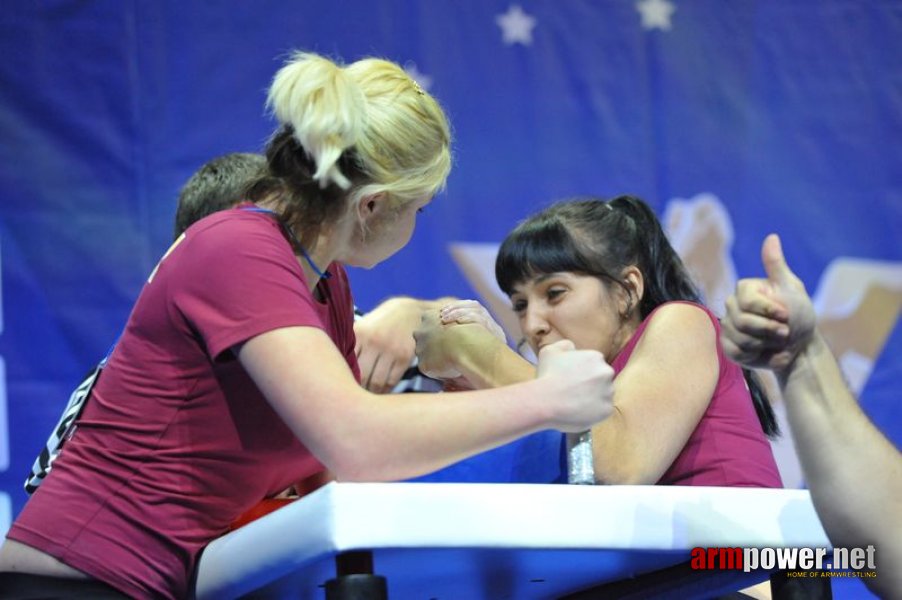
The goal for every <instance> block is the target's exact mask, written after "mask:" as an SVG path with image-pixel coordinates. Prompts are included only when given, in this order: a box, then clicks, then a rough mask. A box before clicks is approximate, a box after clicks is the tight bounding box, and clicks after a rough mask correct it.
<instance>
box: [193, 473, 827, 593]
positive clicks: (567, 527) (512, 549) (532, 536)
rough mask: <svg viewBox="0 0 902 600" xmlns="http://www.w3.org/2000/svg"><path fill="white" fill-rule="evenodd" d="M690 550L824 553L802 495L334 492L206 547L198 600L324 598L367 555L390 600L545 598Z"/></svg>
mask: <svg viewBox="0 0 902 600" xmlns="http://www.w3.org/2000/svg"><path fill="white" fill-rule="evenodd" d="M694 547H829V541H828V540H827V538H826V535H825V533H824V531H823V529H822V527H821V525H820V521H819V520H818V518H817V515H816V514H815V512H814V508H813V506H812V504H811V499H810V496H809V494H808V492H807V491H805V490H768V489H752V488H713V487H669V486H571V485H543V484H466V483H463V484H458V483H331V484H329V485H327V486H325V487H324V488H322V489H320V490H317V491H316V492H314V493H313V494H310V495H309V496H306V497H304V498H302V499H300V500H298V501H296V502H293V503H292V504H290V505H288V506H286V507H284V508H281V509H279V510H277V511H275V512H273V513H271V514H269V515H267V516H265V517H263V518H261V519H259V520H257V521H254V522H253V523H251V524H249V525H247V526H245V527H243V528H241V529H239V530H238V531H235V532H232V533H230V534H228V535H225V536H223V537H222V538H220V539H218V540H215V541H214V542H213V543H211V544H210V546H209V547H208V548H207V550H206V551H205V552H204V554H203V556H202V558H201V560H200V563H199V566H198V577H197V585H196V590H197V598H198V600H207V599H214V598H215V599H217V600H220V599H223V598H234V597H238V596H241V595H245V594H248V593H250V592H252V591H254V590H262V591H258V592H257V593H255V594H254V597H267V598H293V599H297V598H317V599H321V598H324V592H323V590H322V589H321V586H322V584H323V583H324V582H325V581H326V580H327V579H330V578H331V577H334V575H335V567H334V556H335V554H337V553H339V552H343V551H349V550H371V551H373V557H374V571H375V573H376V574H378V575H383V576H386V577H387V578H388V586H389V597H390V598H392V599H395V598H398V599H404V598H425V599H430V598H431V599H439V600H444V599H452V598H466V599H468V600H478V599H480V598H485V599H487V600H488V599H492V600H497V599H502V598H512V599H516V600H521V599H529V598H555V597H558V596H560V595H563V594H566V593H571V592H575V591H577V590H580V589H583V588H585V587H587V586H590V585H593V584H596V583H600V582H604V581H612V580H619V579H623V578H627V577H632V576H635V575H637V574H639V573H644V572H648V571H653V570H656V569H660V568H663V567H667V566H669V565H673V564H676V563H680V562H684V561H687V560H689V553H690V550H691V549H692V548H694ZM721 575H722V574H721ZM736 575H737V577H741V576H743V574H742V573H741V572H738V573H736ZM766 577H767V574H760V575H759V576H758V577H757V579H756V580H758V581H760V580H763V579H766ZM737 582H739V579H737ZM748 583H749V576H748V575H745V579H744V580H743V582H742V583H737V585H736V588H735V589H738V588H740V587H742V586H743V585H746V584H748Z"/></svg>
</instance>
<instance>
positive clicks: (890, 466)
mask: <svg viewBox="0 0 902 600" xmlns="http://www.w3.org/2000/svg"><path fill="white" fill-rule="evenodd" d="M762 259H763V261H764V264H765V268H766V270H767V274H768V277H767V278H766V279H744V280H742V281H740V282H739V284H738V285H737V288H736V293H735V294H734V295H733V296H732V297H730V298H729V300H728V301H727V310H728V312H727V319H726V320H725V322H724V330H723V336H722V337H723V343H724V349H725V350H726V351H727V353H728V354H729V355H730V356H731V357H732V358H733V359H734V360H737V361H739V362H742V363H744V364H746V365H748V366H755V367H766V368H770V369H772V370H774V372H775V373H776V374H777V379H778V381H779V383H780V387H781V389H782V391H783V398H784V401H785V403H786V411H787V418H788V419H789V425H790V427H791V429H792V433H793V438H794V442H795V447H796V452H797V453H798V455H799V460H800V461H801V464H802V470H803V472H804V474H805V477H806V479H807V483H808V487H809V489H810V491H811V497H812V500H813V502H814V505H815V508H816V509H817V512H818V515H819V516H820V518H821V522H822V523H823V525H824V529H825V530H826V532H827V535H828V536H829V538H830V541H831V542H833V544H834V545H836V546H846V547H858V548H864V547H867V546H868V545H869V544H872V545H874V547H875V548H876V549H877V552H876V559H877V567H878V575H877V577H876V578H874V579H865V580H864V581H865V583H867V584H868V585H869V586H870V587H871V588H872V589H874V590H875V591H876V592H878V593H879V594H881V595H885V596H886V597H899V594H900V592H899V590H902V571H900V570H899V569H898V565H900V564H902V454H900V453H899V451H898V450H897V449H896V448H894V447H893V445H892V444H891V443H890V442H889V441H888V440H887V439H886V437H884V436H883V434H882V433H880V431H879V430H878V429H877V428H876V427H875V426H874V424H873V423H872V422H871V421H870V420H869V419H868V418H867V416H866V415H865V414H864V412H862V410H861V408H860V406H859V405H858V402H857V401H856V399H855V397H854V396H853V395H852V393H851V392H850V391H849V388H848V387H847V385H846V382H845V380H844V378H843V376H842V372H841V371H840V368H839V365H838V364H837V362H836V360H835V358H834V357H833V354H832V353H831V352H830V349H829V347H828V346H827V344H826V342H825V341H824V339H823V338H822V337H821V335H820V333H819V332H817V330H816V328H815V314H814V308H813V306H812V305H811V300H810V298H809V297H808V294H807V293H806V292H805V287H804V285H803V284H802V282H801V281H800V280H799V279H798V278H797V277H796V276H795V275H794V274H793V273H792V271H790V269H789V267H788V266H787V265H786V262H785V260H784V258H783V252H782V249H781V247H780V243H779V238H777V237H776V236H769V237H768V238H767V239H766V240H765V242H764V246H763V247H762Z"/></svg>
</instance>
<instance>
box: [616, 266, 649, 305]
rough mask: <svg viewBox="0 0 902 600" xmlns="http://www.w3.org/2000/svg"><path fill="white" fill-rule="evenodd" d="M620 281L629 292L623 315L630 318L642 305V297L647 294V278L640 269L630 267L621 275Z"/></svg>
mask: <svg viewBox="0 0 902 600" xmlns="http://www.w3.org/2000/svg"><path fill="white" fill-rule="evenodd" d="M620 281H622V282H623V283H624V285H625V286H626V291H627V292H628V293H627V298H626V299H625V304H624V305H623V307H622V308H623V310H622V313H621V314H623V315H624V316H626V317H628V316H630V315H632V314H633V310H635V309H636V308H638V307H639V305H640V304H641V303H642V297H643V295H644V294H645V278H644V277H643V276H642V271H640V270H639V267H637V266H636V265H630V266H628V267H626V268H625V269H623V271H622V272H621V273H620Z"/></svg>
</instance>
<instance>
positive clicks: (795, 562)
mask: <svg viewBox="0 0 902 600" xmlns="http://www.w3.org/2000/svg"><path fill="white" fill-rule="evenodd" d="M876 555H877V551H876V549H875V548H874V546H868V547H867V548H833V549H832V550H828V549H826V548H693V549H692V559H691V562H690V566H691V567H692V569H694V570H697V571H715V570H716V571H726V570H733V571H744V572H746V573H749V572H752V571H756V570H758V569H764V570H767V571H773V570H775V569H776V570H780V571H786V572H787V575H788V576H789V577H854V578H859V579H870V578H873V577H877V565H876Z"/></svg>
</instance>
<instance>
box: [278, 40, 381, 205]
mask: <svg viewBox="0 0 902 600" xmlns="http://www.w3.org/2000/svg"><path fill="white" fill-rule="evenodd" d="M266 104H267V107H269V108H270V109H271V110H272V111H273V113H274V114H275V116H276V118H277V119H278V120H279V121H280V122H281V123H283V124H286V125H290V126H291V128H292V129H293V131H294V137H295V138H296V139H297V141H298V143H299V144H300V145H301V147H302V148H303V149H304V151H306V152H307V154H308V155H309V156H310V158H311V160H312V161H313V163H314V165H315V167H316V171H315V172H314V173H313V179H314V180H315V181H316V182H317V183H318V184H319V187H320V189H325V188H326V187H328V186H329V185H330V184H332V183H334V184H335V185H337V186H338V187H340V188H341V189H343V190H347V189H348V188H350V186H351V181H350V180H349V179H348V178H347V176H346V175H345V174H344V173H342V172H341V169H340V168H339V166H338V160H339V158H341V155H342V153H343V152H344V151H345V150H346V149H348V148H350V147H352V146H354V144H356V143H357V141H358V139H359V138H360V137H361V135H362V133H363V130H364V127H365V123H366V113H367V101H366V98H365V96H364V94H363V91H362V90H361V89H360V86H359V85H358V84H357V83H356V82H355V81H354V80H353V79H351V78H350V77H348V76H347V74H346V73H345V72H344V71H343V69H342V68H341V67H340V66H338V65H337V64H335V63H334V62H332V61H331V60H329V59H327V58H323V57H322V56H318V55H316V54H309V53H305V52H296V53H295V54H293V55H292V57H291V59H290V60H289V61H288V62H287V63H286V64H285V66H283V67H282V68H281V69H279V71H278V72H277V73H276V76H275V77H274V78H273V82H272V86H271V87H270V90H269V96H268V98H267V101H266Z"/></svg>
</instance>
